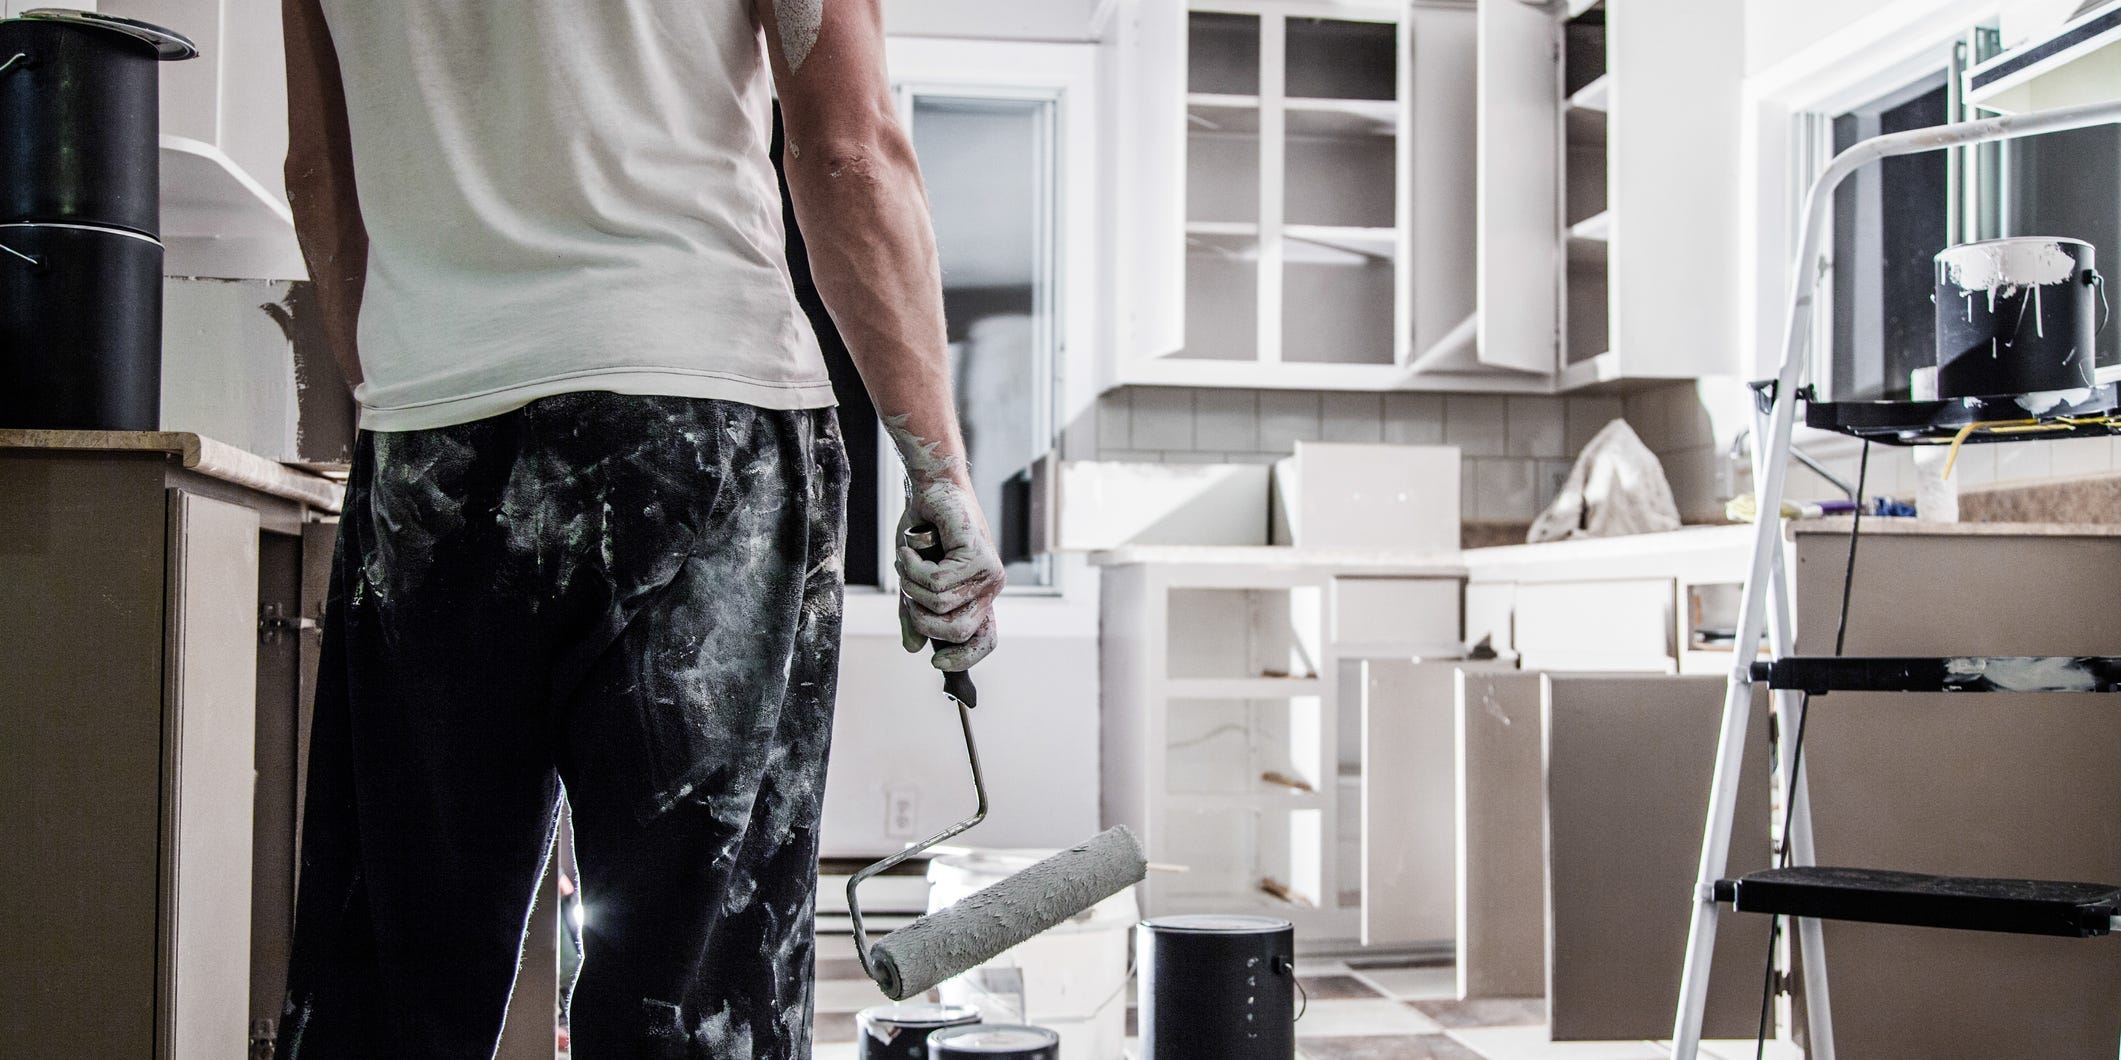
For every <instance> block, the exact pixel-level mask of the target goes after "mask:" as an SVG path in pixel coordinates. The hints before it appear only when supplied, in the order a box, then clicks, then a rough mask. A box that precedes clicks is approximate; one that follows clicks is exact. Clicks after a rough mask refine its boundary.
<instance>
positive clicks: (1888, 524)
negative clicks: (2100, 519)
mask: <svg viewBox="0 0 2121 1060" xmlns="http://www.w3.org/2000/svg"><path fill="white" fill-rule="evenodd" d="M1854 522H1855V520H1853V519H1850V518H1848V517H1847V516H1836V517H1835V518H1832V519H1805V520H1800V521H1799V522H1798V523H1797V524H1796V529H1795V531H1794V532H1795V533H1799V534H1839V535H1842V536H1844V537H1845V536H1847V535H1848V532H1849V527H1850V525H1851V524H1853V523H1854ZM1872 534H1929V535H1932V536H1935V537H2121V524H2114V523H1929V522H1924V521H1922V520H1920V519H1877V518H1866V519H1864V520H1863V536H1865V537H1869V536H1871V535H1872Z"/></svg>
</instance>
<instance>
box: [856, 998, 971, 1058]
mask: <svg viewBox="0 0 2121 1060" xmlns="http://www.w3.org/2000/svg"><path fill="white" fill-rule="evenodd" d="M854 1022H855V1024H856V1025H857V1026H858V1027H859V1029H860V1034H861V1045H860V1047H859V1051H858V1052H857V1054H856V1055H857V1056H858V1057H859V1058H860V1060H928V1036H929V1035H931V1034H934V1033H935V1032H936V1031H939V1030H944V1029H946V1028H950V1027H965V1026H971V1025H973V1024H977V1023H978V1022H979V1010H978V1009H976V1008H973V1007H972V1006H970V1005H931V1004H928V1003H926V1002H919V1001H902V1002H899V1003H897V1004H893V1005H878V1006H876V1007H874V1008H865V1009H863V1010H861V1011H860V1012H857V1013H855V1016H854Z"/></svg>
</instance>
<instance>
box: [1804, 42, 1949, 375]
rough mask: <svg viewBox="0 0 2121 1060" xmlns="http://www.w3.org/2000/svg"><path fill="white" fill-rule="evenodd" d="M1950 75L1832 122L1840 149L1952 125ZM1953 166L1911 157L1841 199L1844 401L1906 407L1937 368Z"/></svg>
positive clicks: (1854, 179) (1836, 307)
mask: <svg viewBox="0 0 2121 1060" xmlns="http://www.w3.org/2000/svg"><path fill="white" fill-rule="evenodd" d="M1944 78H1945V75H1944V73H1943V72H1942V71H1939V72H1938V74H1937V75H1936V76H1935V77H1931V78H1924V79H1923V80H1922V81H1920V82H1917V83H1916V84H1915V85H1912V86H1910V87H1908V88H1904V89H1901V90H1900V91H1898V92H1895V93H1892V94H1891V95H1888V96H1885V97H1883V98H1881V99H1878V100H1874V101H1872V102H1871V103H1868V104H1865V105H1864V106H1861V107H1857V108H1855V109H1852V110H1849V111H1847V112H1845V113H1842V114H1837V115H1835V116H1834V119H1833V150H1834V152H1835V153H1837V154H1838V153H1840V152H1841V151H1844V150H1846V149H1848V148H1849V147H1852V146H1854V145H1855V144H1856V142H1857V141H1859V140H1867V139H1869V138H1871V137H1873V136H1880V135H1883V134H1886V133H1895V132H1902V131H1904V130H1907V129H1919V128H1922V127H1924V126H1929V125H1941V124H1943V123H1944V122H1945V121H1947V120H1948V118H1947V116H1946V115H1947V112H1946V99H1945V84H1944ZM1946 168H1947V166H1946V159H1945V155H1944V154H1943V153H1942V152H1938V151H1930V152H1925V153H1922V154H1914V155H1902V156H1900V157H1898V158H1888V159H1884V160H1883V161H1880V162H1877V163H1874V164H1872V165H1870V166H1866V167H1864V168H1863V169H1860V170H1857V171H1856V173H1855V174H1854V175H1853V176H1851V177H1850V178H1849V179H1848V180H1847V181H1845V182H1843V184H1842V185H1841V187H1840V188H1839V189H1837V190H1836V191H1835V192H1834V272H1833V282H1832V285H1831V287H1830V290H1831V292H1832V294H1831V296H1830V298H1829V301H1828V303H1827V304H1828V305H1829V306H1831V307H1832V314H1833V331H1832V332H1831V333H1830V334H1832V335H1833V351H1834V355H1833V376H1832V378H1831V380H1823V381H1827V382H1828V383H1829V385H1828V386H1827V387H1826V389H1827V390H1828V392H1829V393H1831V394H1832V395H1833V396H1834V398H1835V399H1836V400H1850V399H1870V398H1903V399H1904V398H1906V397H1907V396H1908V373H1909V372H1911V371H1913V370H1914V369H1916V368H1921V367H1925V366H1927V365H1932V364H1935V363H1936V362H1937V346H1936V338H1935V336H1936V320H1935V315H1934V311H1933V310H1932V309H1931V305H1930V295H1931V294H1932V292H1933V289H1934V286H1935V277H1934V276H1933V275H1932V272H1933V269H1932V267H1931V264H1930V260H1931V259H1932V258H1933V257H1935V256H1936V254H1937V252H1938V251H1940V250H1943V249H1944V246H1945V243H1946V236H1945V230H1946V218H1947V217H1948V215H1949V214H1950V212H1951V203H1950V201H1949V198H1948V196H1947V194H1946V189H1945V183H1946Z"/></svg>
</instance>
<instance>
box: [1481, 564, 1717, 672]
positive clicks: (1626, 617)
mask: <svg viewBox="0 0 2121 1060" xmlns="http://www.w3.org/2000/svg"><path fill="white" fill-rule="evenodd" d="M1676 591H1677V590H1676V589H1675V587H1674V583H1673V582H1672V580H1671V579H1669V578H1655V579H1639V580H1629V581H1611V582H1552V583H1547V584H1530V585H1519V586H1518V587H1517V622H1516V625H1517V652H1518V655H1519V657H1520V659H1521V661H1522V664H1523V666H1524V668H1525V669H1527V670H1597V671H1648V672H1652V673H1669V672H1671V671H1672V670H1673V668H1674V665H1675V664H1674V659H1675V658H1676V656H1675V654H1674V652H1673V638H1674V636H1675V630H1676V629H1677V628H1678V626H1677V623H1676V621H1675V620H1674V618H1673V614H1672V608H1673V594H1674V593H1675V592H1676Z"/></svg>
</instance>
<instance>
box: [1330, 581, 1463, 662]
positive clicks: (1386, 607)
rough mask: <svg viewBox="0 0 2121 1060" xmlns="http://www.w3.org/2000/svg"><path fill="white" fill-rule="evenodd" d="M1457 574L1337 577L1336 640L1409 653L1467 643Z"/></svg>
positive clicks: (1334, 605)
mask: <svg viewBox="0 0 2121 1060" xmlns="http://www.w3.org/2000/svg"><path fill="white" fill-rule="evenodd" d="M1463 584H1464V583H1462V582H1460V581H1459V580H1458V579H1456V578H1335V579H1333V640H1334V642H1335V643H1336V644H1338V645H1340V646H1341V647H1342V648H1343V649H1346V648H1350V647H1355V648H1362V647H1376V648H1379V649H1393V650H1395V653H1402V652H1403V653H1405V654H1409V655H1419V654H1429V653H1434V652H1438V651H1440V650H1441V649H1444V648H1454V647H1457V646H1459V645H1462V644H1463V643H1464V638H1463V634H1462V632H1461V627H1460V624H1459V612H1460V605H1459V593H1460V587H1461V586H1462V585H1463Z"/></svg>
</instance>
